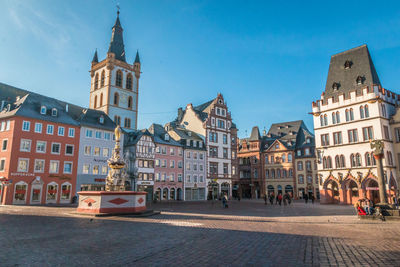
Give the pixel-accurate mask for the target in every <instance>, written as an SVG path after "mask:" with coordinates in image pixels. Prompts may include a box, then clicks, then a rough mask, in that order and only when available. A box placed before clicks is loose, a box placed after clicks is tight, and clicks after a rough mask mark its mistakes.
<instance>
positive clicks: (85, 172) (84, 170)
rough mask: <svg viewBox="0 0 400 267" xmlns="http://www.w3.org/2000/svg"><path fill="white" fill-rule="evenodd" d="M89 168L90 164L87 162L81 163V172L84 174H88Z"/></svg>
mask: <svg viewBox="0 0 400 267" xmlns="http://www.w3.org/2000/svg"><path fill="white" fill-rule="evenodd" d="M89 170H90V164H87V163H85V164H83V169H82V172H83V173H84V174H89Z"/></svg>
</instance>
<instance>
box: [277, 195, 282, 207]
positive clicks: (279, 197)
mask: <svg viewBox="0 0 400 267" xmlns="http://www.w3.org/2000/svg"><path fill="white" fill-rule="evenodd" d="M277 198H278V201H279V206H281V205H282V193H279V195H278V196H277Z"/></svg>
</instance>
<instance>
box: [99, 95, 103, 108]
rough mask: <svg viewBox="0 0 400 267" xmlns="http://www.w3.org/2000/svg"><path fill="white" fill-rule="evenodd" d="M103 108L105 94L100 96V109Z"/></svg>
mask: <svg viewBox="0 0 400 267" xmlns="http://www.w3.org/2000/svg"><path fill="white" fill-rule="evenodd" d="M101 106H103V93H101V94H100V107H101Z"/></svg>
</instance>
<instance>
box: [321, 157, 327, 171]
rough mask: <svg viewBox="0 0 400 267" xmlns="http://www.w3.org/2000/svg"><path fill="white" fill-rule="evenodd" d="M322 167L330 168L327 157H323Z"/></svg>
mask: <svg viewBox="0 0 400 267" xmlns="http://www.w3.org/2000/svg"><path fill="white" fill-rule="evenodd" d="M322 168H324V169H326V168H328V166H327V164H326V157H323V159H322Z"/></svg>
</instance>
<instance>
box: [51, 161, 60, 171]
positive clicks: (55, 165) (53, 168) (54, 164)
mask: <svg viewBox="0 0 400 267" xmlns="http://www.w3.org/2000/svg"><path fill="white" fill-rule="evenodd" d="M59 165H60V162H59V161H58V160H50V168H49V172H50V173H58V167H59Z"/></svg>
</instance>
